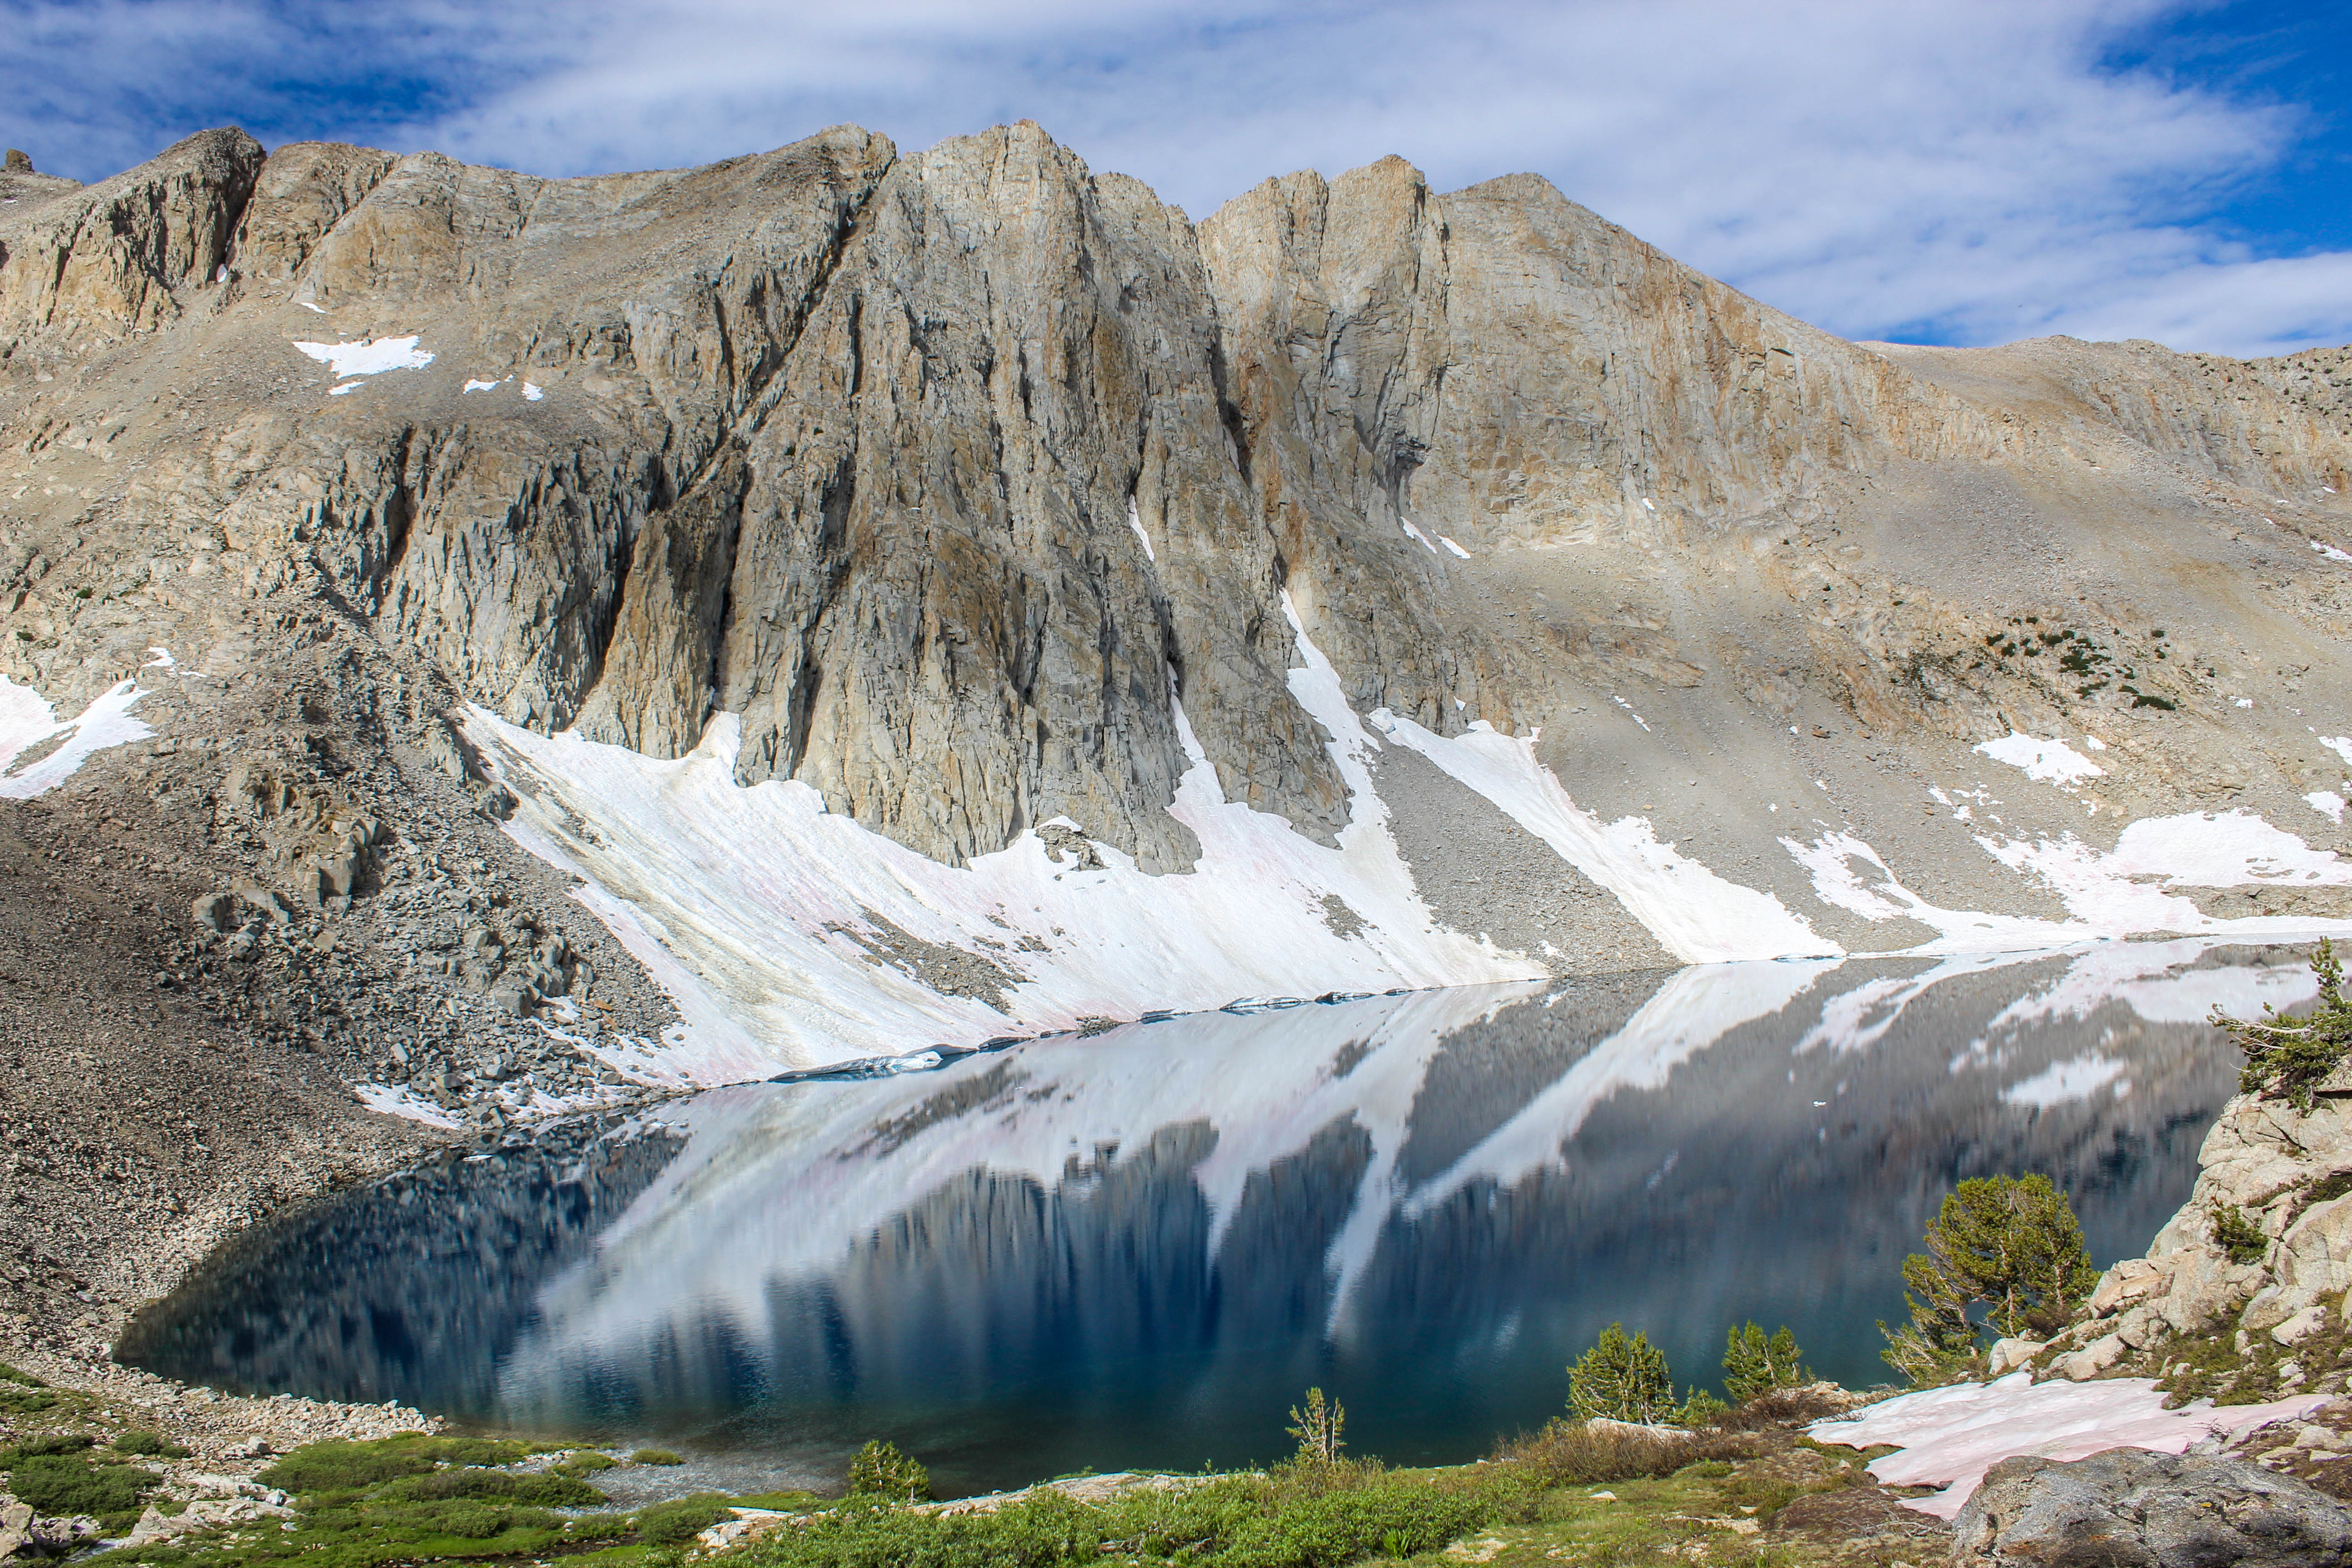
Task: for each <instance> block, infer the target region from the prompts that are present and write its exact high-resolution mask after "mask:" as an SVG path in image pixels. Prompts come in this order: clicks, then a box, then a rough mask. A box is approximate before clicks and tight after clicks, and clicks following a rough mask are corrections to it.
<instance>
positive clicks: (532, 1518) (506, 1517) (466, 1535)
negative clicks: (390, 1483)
mask: <svg viewBox="0 0 2352 1568" xmlns="http://www.w3.org/2000/svg"><path fill="white" fill-rule="evenodd" d="M361 1512H362V1517H363V1518H368V1519H373V1520H376V1521H384V1522H390V1523H394V1524H396V1525H398V1526H401V1527H404V1528H403V1530H402V1533H422V1534H425V1535H454V1536H457V1537H459V1538H460V1539H462V1540H467V1541H488V1539H489V1538H490V1537H492V1536H494V1535H504V1534H505V1533H506V1532H507V1531H510V1530H554V1529H557V1528H559V1527H561V1526H562V1523H563V1521H562V1518H561V1517H560V1516H558V1515H556V1514H552V1513H550V1512H548V1511H547V1510H545V1509H538V1508H517V1507H514V1506H512V1505H509V1504H505V1503H499V1502H495V1501H489V1500H483V1499H478V1498H448V1499H443V1500H436V1501H432V1502H421V1503H415V1504H412V1505H411V1506H409V1507H406V1508H403V1509H400V1510H386V1509H383V1508H382V1507H381V1506H370V1507H368V1508H366V1509H363V1510H361Z"/></svg>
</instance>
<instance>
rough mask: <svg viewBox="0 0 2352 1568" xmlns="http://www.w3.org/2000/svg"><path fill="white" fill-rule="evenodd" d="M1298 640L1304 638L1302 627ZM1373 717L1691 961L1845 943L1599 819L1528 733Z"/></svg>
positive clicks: (1634, 822) (1637, 830) (1768, 898)
mask: <svg viewBox="0 0 2352 1568" xmlns="http://www.w3.org/2000/svg"><path fill="white" fill-rule="evenodd" d="M1300 643H1301V646H1302V647H1306V646H1308V645H1307V643H1306V639H1305V638H1304V637H1303V636H1302V637H1301V638H1300ZM1317 657H1318V658H1319V657H1320V656H1319V655H1318V656H1317ZM1292 679H1293V681H1294V683H1295V682H1296V680H1297V672H1296V671H1293V672H1292ZM1318 717H1320V715H1319V714H1318ZM1371 722H1372V724H1373V726H1374V727H1375V728H1377V729H1378V730H1379V731H1381V734H1382V735H1383V736H1385V737H1386V738H1387V739H1389V740H1391V741H1393V742H1397V743H1398V744H1400V745H1402V746H1405V747H1407V748H1408V749H1410V750H1412V751H1415V752H1420V753H1421V754H1422V755H1423V756H1424V757H1427V758H1428V759H1429V760H1430V761H1431V762H1433V763H1436V764H1437V765H1438V767H1439V768H1440V769H1442V770H1443V771H1444V773H1446V775H1447V776H1448V777H1450V778H1452V779H1454V781H1455V782H1456V783H1458V784H1465V785H1467V786H1468V787H1469V788H1471V789H1472V790H1475V792H1477V793H1478V794H1479V795H1484V796H1485V797H1486V799H1487V800H1489V801H1491V802H1492V803H1493V804H1494V805H1496V807H1497V808H1499V809H1500V810H1501V811H1502V813H1503V815H1505V816H1508V817H1509V818H1510V819H1511V820H1512V821H1514V822H1516V823H1517V824H1518V825H1519V826H1522V827H1524V828H1526V829H1527V830H1528V832H1530V833H1532V834H1534V835H1535V836H1536V837H1538V838H1540V839H1542V840H1543V841H1544V842H1545V843H1547V844H1549V845H1550V846H1551V847H1552V851H1553V853H1555V854H1557V855H1558V856H1559V858H1561V859H1563V860H1565V861H1567V862H1568V863H1569V864H1570V865H1571V866H1573V867H1575V868H1577V869H1578V870H1579V871H1581V872H1582V873H1584V875H1585V876H1587V877H1589V878H1591V879H1592V880H1593V881H1595V882H1597V883H1599V884H1600V885H1601V887H1603V888H1606V889H1608V890H1609V891H1610V892H1612V893H1614V894H1615V895H1616V896H1617V898H1618V900H1619V901H1620V902H1622V904H1623V905H1624V906H1625V908H1626V909H1627V910H1629V911H1630V912H1631V913H1632V914H1633V918H1634V919H1636V920H1638V921H1641V922H1642V923H1643V925H1644V926H1647V927H1648V928H1649V929H1650V931H1651V932H1652V934H1654V936H1656V937H1657V939H1658V941H1659V942H1662V943H1663V944H1664V946H1665V948H1666V950H1667V951H1668V952H1672V953H1673V954H1674V955H1675V957H1677V958H1679V959H1681V960H1682V961H1683V962H1684V963H1733V962H1737V961H1739V960H1744V959H1759V958H1788V957H1798V956H1815V955H1822V954H1830V953H1837V952H1843V951H1844V950H1843V949H1842V948H1840V947H1839V946H1838V945H1837V944H1836V943H1835V942H1830V941H1828V940H1827V939H1825V938H1823V937H1821V936H1819V935H1817V934H1815V932H1814V931H1813V929H1812V926H1811V924H1810V923H1809V922H1807V921H1806V920H1805V919H1804V917H1802V916H1801V915H1797V914H1793V913H1791V912H1790V910H1789V909H1788V908H1787V907H1786V906H1785V905H1783V904H1782V903H1781V902H1780V900H1779V899H1777V898H1775V897H1773V896H1772V895H1771V894H1769V893H1766V892H1759V891H1758V890H1757V889H1754V888H1747V887H1742V886H1740V885H1739V884H1738V883H1737V882H1730V881H1726V880H1725V879H1723V878H1721V877H1718V876H1717V875H1716V874H1715V873H1714V872H1713V871H1710V870H1708V869H1707V868H1706V867H1705V866H1702V865H1700V864H1699V863H1698V862H1697V861H1696V860H1691V859H1687V858H1684V857H1683V856H1681V855H1678V854H1676V853H1675V847H1674V846H1673V845H1671V844H1661V843H1659V842H1658V838H1657V834H1656V833H1655V831H1654V830H1653V828H1652V827H1651V826H1650V823H1649V821H1648V820H1647V819H1646V818H1643V817H1637V816H1625V817H1620V818H1619V819H1618V820H1617V821H1615V822H1612V823H1603V822H1602V821H1601V818H1600V817H1599V816H1596V815H1595V814H1593V813H1591V812H1590V811H1587V810H1585V809H1584V808H1583V807H1581V806H1580V805H1577V804H1576V802H1575V801H1574V800H1573V799H1571V798H1570V795H1569V794H1568V792H1567V791H1566V790H1565V789H1562V788H1561V787H1560V783H1559V779H1558V778H1556V777H1554V776H1553V774H1552V772H1551V770H1550V769H1549V768H1547V767H1545V766H1544V765H1543V764H1542V763H1539V762H1538V761H1536V754H1535V743H1534V742H1533V740H1532V739H1520V738H1517V737H1514V736H1510V735H1505V734H1503V733H1501V732H1499V731H1496V728H1495V727H1494V726H1493V725H1492V724H1489V723H1488V722H1486V721H1485V720H1483V719H1481V720H1479V721H1476V722H1475V723H1474V724H1472V725H1471V726H1470V732H1469V733H1468V734H1466V735H1462V736H1458V737H1456V738H1454V739H1453V740H1447V739H1446V738H1444V736H1441V735H1436V734H1433V733H1432V732H1431V731H1427V730H1424V729H1423V728H1422V727H1421V726H1420V725H1419V724H1416V723H1414V722H1413V721H1412V720H1410V719H1405V718H1402V717H1400V716H1398V715H1396V714H1394V713H1391V711H1389V710H1387V709H1385V708H1383V709H1381V710H1378V711H1376V712H1374V713H1373V714H1372V716H1371ZM1645 728H1646V726H1645Z"/></svg>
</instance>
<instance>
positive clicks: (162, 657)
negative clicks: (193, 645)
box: [139, 647, 179, 669]
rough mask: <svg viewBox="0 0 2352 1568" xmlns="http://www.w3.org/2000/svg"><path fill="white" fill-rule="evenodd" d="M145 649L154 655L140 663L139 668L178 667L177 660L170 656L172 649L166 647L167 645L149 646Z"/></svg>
mask: <svg viewBox="0 0 2352 1568" xmlns="http://www.w3.org/2000/svg"><path fill="white" fill-rule="evenodd" d="M147 651H148V652H149V653H152V654H153V655H154V656H155V657H154V658H151V659H149V660H148V661H147V662H146V663H145V664H142V665H141V666H140V667H139V668H142V669H176V668H179V660H177V659H175V658H173V657H172V650H171V649H170V648H167V647H151V648H149V649H148V650H147Z"/></svg>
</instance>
